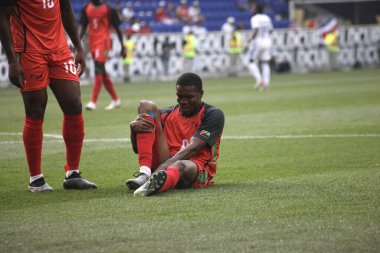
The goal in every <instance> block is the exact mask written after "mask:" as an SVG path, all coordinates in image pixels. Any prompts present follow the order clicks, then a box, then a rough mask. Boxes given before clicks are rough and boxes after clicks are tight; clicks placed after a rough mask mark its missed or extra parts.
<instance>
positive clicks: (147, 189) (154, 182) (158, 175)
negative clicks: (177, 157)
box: [133, 170, 167, 197]
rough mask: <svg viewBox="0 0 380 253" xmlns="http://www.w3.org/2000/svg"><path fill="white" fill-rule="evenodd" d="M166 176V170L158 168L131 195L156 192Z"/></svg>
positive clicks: (147, 194)
mask: <svg viewBox="0 0 380 253" xmlns="http://www.w3.org/2000/svg"><path fill="white" fill-rule="evenodd" d="M166 177H167V175H166V171H164V170H159V171H157V172H155V173H153V175H152V176H151V177H150V178H149V180H148V181H147V182H146V183H145V184H143V185H142V186H140V187H139V188H138V189H137V190H136V191H135V192H134V193H133V196H134V197H137V196H138V197H140V196H141V197H144V196H150V195H152V194H154V193H157V192H158V190H159V189H160V188H161V187H162V186H163V185H164V183H165V181H166Z"/></svg>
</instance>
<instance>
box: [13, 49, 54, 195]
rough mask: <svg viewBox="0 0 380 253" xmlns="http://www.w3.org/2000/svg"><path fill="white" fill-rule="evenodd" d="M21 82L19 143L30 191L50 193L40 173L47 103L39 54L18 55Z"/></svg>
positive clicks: (43, 65) (44, 72) (45, 76)
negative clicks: (21, 135)
mask: <svg viewBox="0 0 380 253" xmlns="http://www.w3.org/2000/svg"><path fill="white" fill-rule="evenodd" d="M19 57H20V63H21V66H22V68H23V70H24V76H25V82H24V83H23V87H22V89H21V92H22V93H21V94H22V99H23V102H24V108H25V120H24V129H23V142H24V148H25V154H26V159H27V163H28V169H29V175H30V180H29V183H30V184H29V190H30V191H31V192H41V191H52V190H53V188H51V187H50V186H49V185H48V184H47V183H46V182H45V179H44V176H43V174H42V170H41V151H42V141H43V121H44V115H45V109H46V105H47V101H48V95H47V92H46V86H47V85H48V84H49V80H48V70H47V64H46V59H45V57H44V56H43V55H39V54H30V53H28V54H26V53H20V54H19Z"/></svg>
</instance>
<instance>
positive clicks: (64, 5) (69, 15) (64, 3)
mask: <svg viewBox="0 0 380 253" xmlns="http://www.w3.org/2000/svg"><path fill="white" fill-rule="evenodd" d="M60 3H61V15H62V23H63V26H64V28H65V30H66V32H67V35H69V37H70V40H71V42H72V43H73V45H74V48H75V51H76V52H75V65H76V67H77V69H78V70H79V74H78V75H79V76H81V75H82V74H83V71H84V69H85V68H86V60H85V55H84V52H83V48H82V44H81V42H80V39H79V36H78V27H77V22H76V19H75V15H74V12H73V8H72V7H71V1H70V0H60Z"/></svg>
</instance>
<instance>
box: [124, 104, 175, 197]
mask: <svg viewBox="0 0 380 253" xmlns="http://www.w3.org/2000/svg"><path fill="white" fill-rule="evenodd" d="M138 113H146V114H148V115H149V116H147V117H146V119H147V120H150V121H151V122H153V123H154V124H155V131H154V132H152V133H137V134H136V143H137V150H138V160H139V165H140V169H139V173H138V174H137V175H136V178H133V179H129V180H127V182H126V185H127V187H128V188H129V189H131V190H136V189H137V188H138V187H140V186H141V185H142V184H144V183H145V182H146V181H147V180H148V178H149V177H150V176H151V173H152V171H154V170H155V169H156V168H157V167H158V166H159V165H160V164H161V163H163V162H164V161H166V160H167V159H169V157H170V154H169V148H168V144H167V142H166V139H165V136H164V132H163V129H162V125H161V120H160V114H159V111H158V108H157V106H156V105H155V104H154V103H153V102H151V101H141V102H140V105H139V108H138Z"/></svg>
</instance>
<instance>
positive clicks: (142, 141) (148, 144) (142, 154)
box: [136, 117, 156, 168]
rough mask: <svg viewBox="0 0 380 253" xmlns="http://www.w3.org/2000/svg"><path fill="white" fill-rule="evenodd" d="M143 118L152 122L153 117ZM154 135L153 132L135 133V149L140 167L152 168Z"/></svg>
mask: <svg viewBox="0 0 380 253" xmlns="http://www.w3.org/2000/svg"><path fill="white" fill-rule="evenodd" d="M145 119H147V120H149V121H151V122H153V123H154V119H153V118H151V117H146V118H145ZM155 135H156V134H155V132H152V133H137V134H136V142H137V151H138V159H139V165H140V167H141V166H147V167H149V168H152V158H153V145H154V141H155V139H156V138H155V137H156V136H155Z"/></svg>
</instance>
